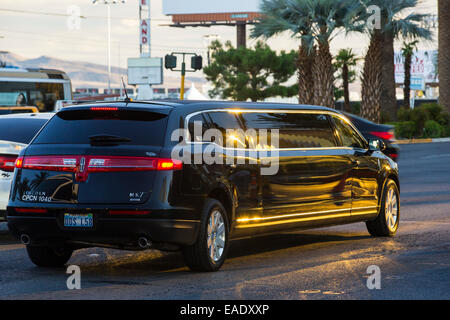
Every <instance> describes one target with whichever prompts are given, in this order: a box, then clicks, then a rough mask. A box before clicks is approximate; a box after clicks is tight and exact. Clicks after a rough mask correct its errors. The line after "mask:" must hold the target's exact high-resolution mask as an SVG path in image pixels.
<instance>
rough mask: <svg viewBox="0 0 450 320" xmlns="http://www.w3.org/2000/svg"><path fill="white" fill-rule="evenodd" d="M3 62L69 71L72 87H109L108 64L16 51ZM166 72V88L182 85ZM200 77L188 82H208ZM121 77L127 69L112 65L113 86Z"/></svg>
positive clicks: (200, 74) (115, 85)
mask: <svg viewBox="0 0 450 320" xmlns="http://www.w3.org/2000/svg"><path fill="white" fill-rule="evenodd" d="M0 58H1V60H2V61H3V62H6V64H7V65H11V66H18V67H21V68H50V69H58V70H61V71H64V72H65V73H67V75H68V76H69V77H70V79H71V80H72V87H73V88H74V89H75V88H107V87H108V67H107V66H106V65H101V64H95V63H90V62H83V61H68V60H62V59H58V58H52V57H47V56H41V57H39V58H34V59H27V58H24V57H21V56H20V55H17V54H14V53H8V54H4V55H2V56H0ZM167 73H168V72H165V74H164V84H163V85H162V86H156V87H165V88H178V87H180V80H179V78H178V77H176V76H173V75H172V74H171V75H167ZM198 75H199V77H187V80H188V83H187V85H190V83H192V82H194V83H198V84H200V86H198V87H201V85H203V84H205V83H206V79H205V78H204V77H202V76H203V74H202V73H198ZM121 77H124V79H125V80H126V77H127V69H125V68H118V67H114V66H113V67H111V86H112V87H113V88H115V87H121Z"/></svg>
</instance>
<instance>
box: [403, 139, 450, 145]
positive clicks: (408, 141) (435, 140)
mask: <svg viewBox="0 0 450 320" xmlns="http://www.w3.org/2000/svg"><path fill="white" fill-rule="evenodd" d="M437 142H450V138H438V139H411V140H397V141H395V143H396V144H418V143H437Z"/></svg>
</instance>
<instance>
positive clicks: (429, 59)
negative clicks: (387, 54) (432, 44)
mask: <svg viewBox="0 0 450 320" xmlns="http://www.w3.org/2000/svg"><path fill="white" fill-rule="evenodd" d="M436 57H437V50H419V51H416V52H415V53H414V56H413V58H412V64H411V77H412V78H421V79H423V80H424V81H425V83H428V84H432V83H438V82H439V79H438V75H437V74H436V62H437V58H436ZM394 65H395V82H396V83H398V84H403V82H404V81H405V58H404V57H403V55H402V53H401V52H395V56H394Z"/></svg>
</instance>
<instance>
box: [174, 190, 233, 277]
mask: <svg viewBox="0 0 450 320" xmlns="http://www.w3.org/2000/svg"><path fill="white" fill-rule="evenodd" d="M228 230H229V222H228V217H227V214H226V210H225V208H224V207H223V205H222V204H221V203H220V202H219V201H217V200H215V199H207V200H206V201H205V205H204V207H203V212H202V219H201V223H200V231H199V234H198V238H197V241H196V242H195V243H194V244H193V245H192V246H187V247H185V248H183V255H184V259H185V262H186V264H187V265H188V267H189V268H190V269H191V270H193V271H217V270H219V269H220V267H221V266H222V264H223V263H224V261H225V259H226V256H227V253H228Z"/></svg>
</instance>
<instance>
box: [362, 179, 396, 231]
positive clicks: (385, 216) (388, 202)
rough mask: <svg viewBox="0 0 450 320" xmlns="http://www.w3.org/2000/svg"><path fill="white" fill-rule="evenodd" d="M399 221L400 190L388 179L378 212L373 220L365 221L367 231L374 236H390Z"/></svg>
mask: <svg viewBox="0 0 450 320" xmlns="http://www.w3.org/2000/svg"><path fill="white" fill-rule="evenodd" d="M399 222H400V192H399V190H398V186H397V184H396V183H395V181H393V180H391V179H389V180H388V181H387V182H386V185H385V187H384V190H383V196H382V201H381V205H380V212H379V214H378V217H377V218H376V219H375V220H373V221H367V222H366V226H367V230H368V231H369V233H370V234H371V235H372V236H374V237H392V236H394V235H395V234H396V233H397V230H398V226H399Z"/></svg>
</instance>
